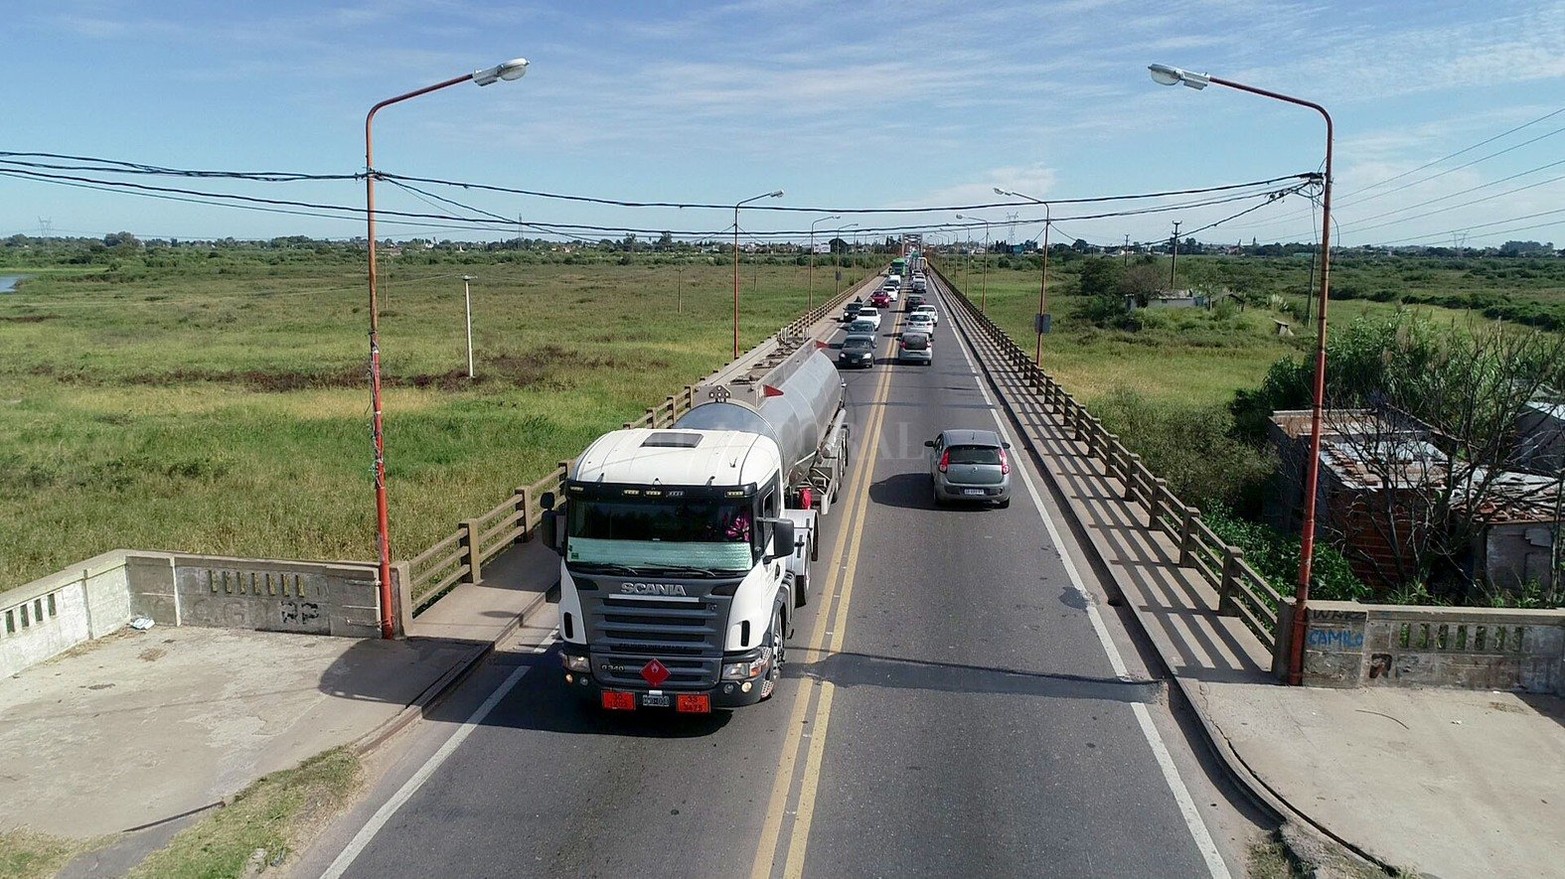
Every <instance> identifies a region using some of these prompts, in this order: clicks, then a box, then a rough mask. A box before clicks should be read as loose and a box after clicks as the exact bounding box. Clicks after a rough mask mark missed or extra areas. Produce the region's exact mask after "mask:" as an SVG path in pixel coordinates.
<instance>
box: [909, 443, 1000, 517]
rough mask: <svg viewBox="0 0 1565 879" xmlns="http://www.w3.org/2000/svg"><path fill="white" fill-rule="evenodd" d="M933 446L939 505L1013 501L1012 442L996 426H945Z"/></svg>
mask: <svg viewBox="0 0 1565 879" xmlns="http://www.w3.org/2000/svg"><path fill="white" fill-rule="evenodd" d="M924 445H925V446H927V447H928V448H929V476H930V478H931V480H933V482H934V488H933V489H932V494H933V495H934V499H935V506H937V507H938V506H940V505H941V504H944V503H946V502H947V501H977V502H982V503H992V504H994V505H996V506H998V507H1001V508H1004V507H1008V506H1010V505H1011V459H1010V448H1011V444H1010V443H1007V442H1005V441H1003V440H1001V439H1000V435H999V434H998V433H995V432H994V431H992V430H943V431H941V432H940V435H939V436H937V437H935V438H934V439H932V440H925V441H924Z"/></svg>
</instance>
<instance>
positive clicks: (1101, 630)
mask: <svg viewBox="0 0 1565 879" xmlns="http://www.w3.org/2000/svg"><path fill="white" fill-rule="evenodd" d="M942 298H946V297H942ZM946 311H947V312H948V313H950V312H952V311H954V309H952V308H951V307H950V300H949V298H947V307H946ZM953 320H955V317H954V316H953ZM951 329H952V331H953V335H955V336H956V337H957V341H958V347H959V348H961V349H962V357H963V358H964V359H965V360H967V365H968V367H969V368H970V369H972V371H973V380H974V381H975V382H977V384H978V392H979V393H980V394H982V395H983V398H984V402H985V403H987V404H988V405H989V414H990V416H991V417H993V418H994V423H995V426H996V427H997V428H999V432H1000V436H1001V437H1003V438H1004V439H1005V441H1006V442H1011V441H1012V437H1011V431H1010V428H1009V427H1008V426H1007V425H1006V423H1005V419H1004V418H1001V417H1000V410H999V407H998V406H997V405H996V403H995V401H994V400H993V399H992V398H991V397H990V396H989V388H988V387H986V386H985V384H984V376H983V373H982V372H981V371H980V370H979V368H978V365H977V364H976V363H974V361H973V356H972V354H971V353H969V351H968V347H969V342H968V339H967V337H966V335H965V334H963V333H961V332H956V327H954V326H953V327H952V328H951ZM1012 445H1013V446H1014V445H1015V443H1012ZM1030 465H1031V462H1030V461H1029V462H1026V464H1024V466H1021V467H1018V468H1016V469H1017V474H1018V475H1019V476H1021V478H1022V484H1023V485H1025V486H1027V493H1028V494H1029V495H1032V502H1033V505H1034V507H1035V508H1036V509H1037V510H1038V516H1039V518H1041V519H1043V526H1044V528H1045V529H1047V530H1048V532H1049V539H1050V540H1051V541H1053V543H1054V547H1055V549H1056V550H1058V551H1059V554H1060V561H1062V562H1063V563H1064V565H1065V573H1066V575H1068V576H1069V577H1070V579H1071V585H1072V586H1074V587H1076V591H1078V592H1080V593H1081V595H1082V597H1083V598H1085V599H1086V603H1087V618H1088V619H1089V620H1091V621H1092V629H1093V631H1094V632H1096V633H1097V635H1098V643H1099V644H1101V645H1102V646H1103V652H1104V653H1106V654H1108V659H1109V666H1110V668H1112V669H1113V670H1114V674H1116V675H1118V676H1119V677H1121V678H1128V677H1129V672H1128V671H1127V669H1126V667H1125V659H1124V657H1122V656H1121V655H1120V652H1119V648H1118V647H1117V646H1115V644H1114V641H1113V639H1112V638H1110V637H1109V630H1108V626H1106V625H1104V623H1103V616H1102V615H1101V614H1100V613H1099V612H1098V606H1097V604H1096V603H1095V602H1093V600H1092V594H1091V593H1089V592H1088V591H1087V587H1086V585H1085V584H1084V583H1083V582H1082V579H1081V572H1080V571H1078V570H1077V569H1076V563H1075V562H1074V561H1073V560H1072V559H1071V554H1070V552H1069V551H1068V550H1067V549H1066V546H1065V542H1064V541H1063V540H1061V539H1060V531H1059V529H1058V528H1056V527H1055V525H1054V518H1053V517H1052V516H1050V515H1049V510H1048V507H1045V506H1044V505H1043V497H1042V496H1041V495H1040V494H1039V493H1038V489H1037V487H1036V486H1035V485H1034V484H1033V480H1032V475H1031V473H1030V472H1029V470H1030ZM1130 707H1131V711H1132V712H1133V713H1134V714H1135V715H1136V722H1137V723H1138V724H1139V725H1140V727H1141V734H1142V736H1143V737H1145V738H1146V740H1147V745H1148V746H1149V747H1151V748H1152V757H1153V759H1155V760H1156V761H1157V765H1158V768H1159V769H1161V770H1162V771H1163V780H1164V781H1165V782H1167V783H1168V789H1169V791H1170V792H1171V793H1173V795H1174V802H1175V803H1176V804H1177V805H1178V806H1179V811H1180V814H1181V815H1183V816H1184V819H1185V826H1186V827H1188V828H1189V830H1190V836H1191V838H1192V839H1193V840H1194V841H1195V845H1196V848H1197V849H1198V850H1200V852H1201V857H1202V858H1203V859H1204V860H1205V861H1206V866H1207V869H1208V870H1209V871H1210V872H1211V874H1212V877H1213V879H1232V875H1233V874H1231V873H1229V872H1228V865H1227V864H1225V863H1224V862H1223V856H1222V854H1221V853H1220V852H1219V851H1218V850H1217V843H1216V842H1215V841H1214V840H1213V839H1212V834H1211V832H1210V831H1208V830H1207V828H1206V822H1205V821H1204V820H1202V818H1201V813H1200V811H1199V810H1197V809H1196V805H1195V799H1194V798H1193V797H1191V796H1190V789H1189V788H1187V787H1186V786H1185V782H1184V779H1182V778H1180V776H1179V769H1178V767H1176V766H1175V765H1174V758H1173V756H1172V755H1170V754H1169V752H1168V746H1167V745H1166V744H1164V742H1163V736H1162V734H1161V733H1159V732H1158V730H1157V727H1156V726H1154V725H1153V724H1152V715H1151V714H1150V713H1149V712H1148V711H1147V706H1146V705H1145V704H1143V703H1141V702H1132V703H1131V706H1130Z"/></svg>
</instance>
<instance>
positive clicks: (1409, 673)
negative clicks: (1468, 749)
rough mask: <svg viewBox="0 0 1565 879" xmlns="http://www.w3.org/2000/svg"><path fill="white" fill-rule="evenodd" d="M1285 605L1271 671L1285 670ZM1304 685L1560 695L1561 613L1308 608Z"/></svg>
mask: <svg viewBox="0 0 1565 879" xmlns="http://www.w3.org/2000/svg"><path fill="white" fill-rule="evenodd" d="M1291 620H1292V607H1291V605H1288V606H1285V607H1284V608H1283V613H1281V614H1279V619H1278V628H1279V632H1278V634H1279V638H1278V649H1277V654H1276V656H1275V657H1274V663H1273V668H1274V670H1275V671H1279V672H1280V671H1281V670H1282V669H1284V668H1285V667H1286V657H1287V643H1286V642H1287V635H1288V634H1289V633H1290V632H1291ZM1304 683H1305V684H1306V685H1309V686H1318V687H1361V686H1431V687H1460V688H1464V689H1490V690H1524V691H1527V692H1532V693H1553V694H1556V695H1565V611H1561V610H1510V609H1505V608H1483V607H1407V606H1401V605H1374V604H1356V603H1353V602H1342V601H1318V602H1310V606H1309V622H1308V626H1307V628H1306V635H1305V643H1304Z"/></svg>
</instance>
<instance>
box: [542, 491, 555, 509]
mask: <svg viewBox="0 0 1565 879" xmlns="http://www.w3.org/2000/svg"><path fill="white" fill-rule="evenodd" d="M538 506H540V507H542V508H543V509H545V510H552V509H554V492H552V491H546V492H544V493H543V494H541V495H539V496H538Z"/></svg>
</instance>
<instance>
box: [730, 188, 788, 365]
mask: <svg viewBox="0 0 1565 879" xmlns="http://www.w3.org/2000/svg"><path fill="white" fill-rule="evenodd" d="M782 194H783V191H782V190H781V189H778V190H774V191H772V192H763V193H761V194H760V195H752V196H750V197H749V198H747V199H745V200H744V201H741V202H739V203H737V204H735V205H734V359H735V360H738V359H739V208H740V207H741V206H743V205H747V204H749V203H750V202H752V201H759V200H761V199H763V198H781V197H782Z"/></svg>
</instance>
